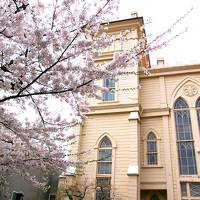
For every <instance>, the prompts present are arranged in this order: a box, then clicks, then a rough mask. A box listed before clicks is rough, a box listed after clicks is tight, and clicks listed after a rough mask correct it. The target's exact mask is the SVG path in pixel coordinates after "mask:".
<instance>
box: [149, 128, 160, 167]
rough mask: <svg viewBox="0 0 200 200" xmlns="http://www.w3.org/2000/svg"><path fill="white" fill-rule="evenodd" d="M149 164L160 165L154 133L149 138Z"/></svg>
mask: <svg viewBox="0 0 200 200" xmlns="http://www.w3.org/2000/svg"><path fill="white" fill-rule="evenodd" d="M147 164H148V165H157V164H158V152H157V138H156V135H155V134H154V133H153V132H150V133H149V134H148V136H147Z"/></svg>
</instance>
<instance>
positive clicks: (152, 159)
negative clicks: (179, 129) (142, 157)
mask: <svg viewBox="0 0 200 200" xmlns="http://www.w3.org/2000/svg"><path fill="white" fill-rule="evenodd" d="M147 162H148V165H157V164H158V163H157V154H156V153H151V154H148V155H147Z"/></svg>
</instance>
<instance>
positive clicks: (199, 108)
mask: <svg viewBox="0 0 200 200" xmlns="http://www.w3.org/2000/svg"><path fill="white" fill-rule="evenodd" d="M196 109H197V119H198V123H199V129H200V97H199V98H198V100H197V102H196Z"/></svg>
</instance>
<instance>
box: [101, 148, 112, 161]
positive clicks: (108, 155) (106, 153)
mask: <svg viewBox="0 0 200 200" xmlns="http://www.w3.org/2000/svg"><path fill="white" fill-rule="evenodd" d="M98 160H99V161H112V149H100V150H99V159H98Z"/></svg>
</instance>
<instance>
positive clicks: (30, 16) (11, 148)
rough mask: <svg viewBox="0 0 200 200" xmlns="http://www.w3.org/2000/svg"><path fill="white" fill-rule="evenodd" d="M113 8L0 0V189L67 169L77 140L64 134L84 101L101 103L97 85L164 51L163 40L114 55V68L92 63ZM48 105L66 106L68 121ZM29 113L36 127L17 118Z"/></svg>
mask: <svg viewBox="0 0 200 200" xmlns="http://www.w3.org/2000/svg"><path fill="white" fill-rule="evenodd" d="M117 5H118V0H99V1H95V0H51V1H47V2H45V1H42V0H35V1H34V0H30V1H28V0H1V2H0V172H1V173H0V187H1V189H2V188H3V187H4V186H5V182H6V177H7V176H8V175H10V174H20V175H23V176H24V177H25V178H27V179H28V180H30V181H31V182H32V183H34V184H36V185H39V186H41V184H40V183H39V182H38V181H37V180H36V179H35V178H34V177H33V176H31V175H30V173H29V172H30V171H31V169H39V170H42V171H49V170H54V171H57V170H63V169H65V168H66V167H67V166H68V165H71V164H72V163H70V162H69V161H67V159H66V156H67V155H66V154H67V153H66V152H67V151H66V148H67V144H68V143H67V142H69V143H70V141H71V140H72V139H73V138H74V137H75V136H74V135H69V134H66V131H67V129H68V128H69V127H71V126H73V125H75V124H77V123H80V122H81V121H82V120H83V118H84V115H83V113H84V112H87V111H88V105H87V102H86V100H85V96H88V97H95V98H98V95H97V91H99V90H104V89H103V88H101V87H99V86H97V85H95V82H94V81H95V80H98V79H102V78H113V77H115V76H116V75H119V74H121V73H123V72H124V69H125V68H126V67H128V66H134V63H135V62H138V60H139V59H140V58H141V57H142V56H143V55H145V54H146V53H148V52H149V51H150V50H152V49H156V48H160V46H162V45H163V44H162V43H161V44H158V45H157V46H154V43H155V42H156V41H157V40H160V37H158V38H156V39H155V40H154V41H153V42H152V43H151V45H149V46H147V45H146V41H145V39H144V38H141V41H139V42H138V46H136V47H135V48H133V49H131V50H130V51H126V52H123V53H115V54H114V55H113V60H112V61H111V62H109V63H106V64H104V65H101V66H100V65H97V64H95V61H94V58H95V57H96V56H97V55H98V54H99V53H100V52H101V51H102V50H103V49H105V48H106V47H107V46H109V45H110V44H111V43H112V41H113V39H112V38H111V37H110V36H109V35H107V34H106V33H105V32H103V31H102V29H101V24H102V23H104V24H106V23H108V22H109V18H110V16H111V15H112V14H113V12H115V11H116V8H117ZM172 28H173V27H172ZM100 29H101V31H99V30H100ZM169 30H170V31H171V28H170V29H169ZM170 31H166V33H167V32H170ZM164 35H165V34H164ZM122 37H123V36H122ZM161 37H163V35H161ZM54 100H56V101H54ZM49 101H50V102H56V103H55V104H57V106H59V104H62V105H63V104H64V105H66V106H67V105H68V106H70V110H71V116H70V117H69V118H68V119H66V118H63V117H62V116H61V115H60V114H59V113H56V112H54V111H52V110H51V106H52V104H49ZM29 110H34V112H33V113H34V114H29V115H33V117H34V118H35V120H33V121H31V120H30V119H29V118H27V119H25V120H22V118H21V117H20V114H22V113H23V112H25V111H29Z"/></svg>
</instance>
